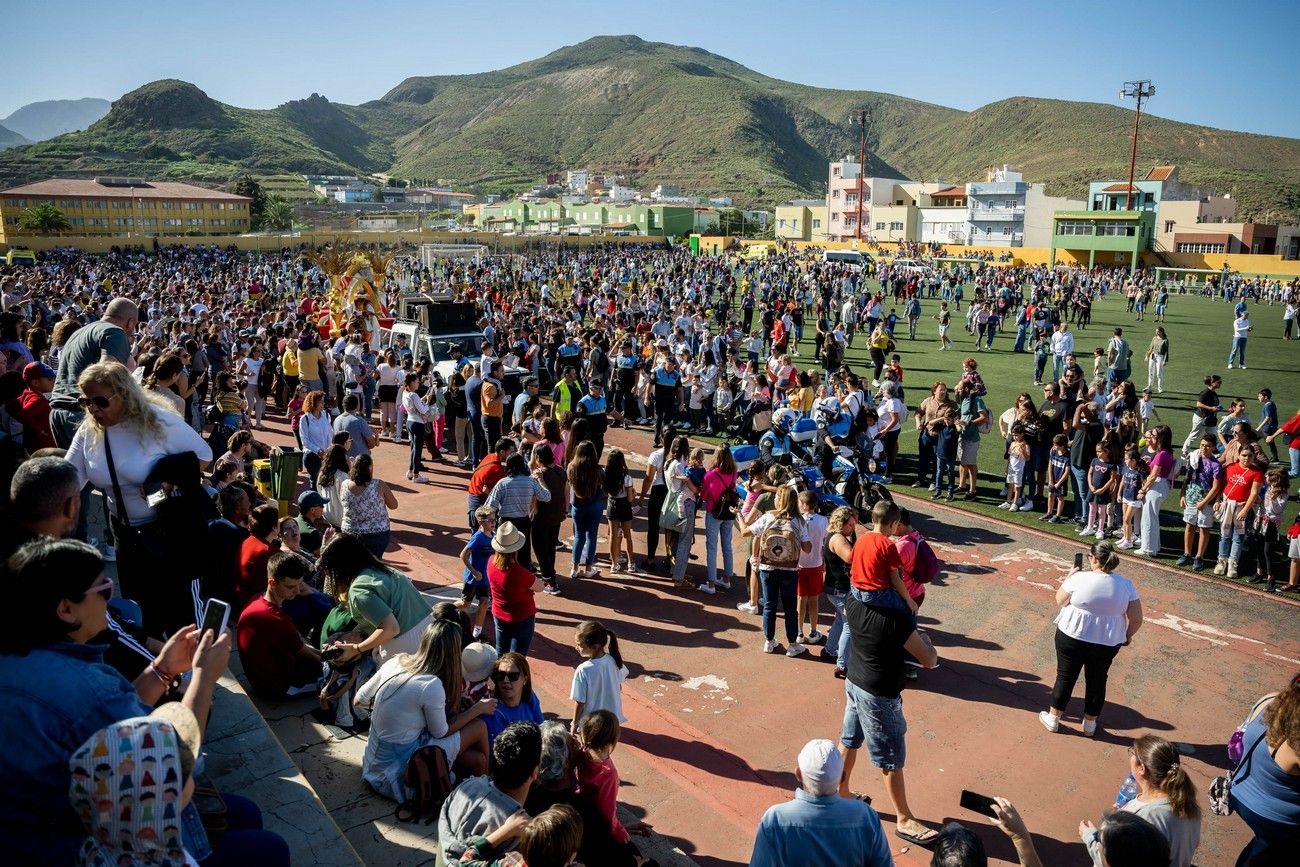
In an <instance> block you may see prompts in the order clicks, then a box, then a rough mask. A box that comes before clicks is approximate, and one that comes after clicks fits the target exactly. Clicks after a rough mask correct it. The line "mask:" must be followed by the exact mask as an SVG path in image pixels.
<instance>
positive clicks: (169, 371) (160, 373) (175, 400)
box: [144, 352, 185, 418]
mask: <svg viewBox="0 0 1300 867" xmlns="http://www.w3.org/2000/svg"><path fill="white" fill-rule="evenodd" d="M184 372H185V362H183V361H182V360H181V357H180V356H179V355H177V354H176V353H174V352H164V353H163V354H162V355H160V356H158V359H157V360H156V361H155V362H154V364H153V370H152V371H151V372H150V373H149V376H147V377H145V381H144V387H145V390H146V391H148V392H149V393H150V394H153V395H157V396H158V397H160V398H162V400H163V401H164V402H166V403H167V405H168V406H170V407H171V408H172V409H173V410H174V411H175V412H176V414H177V415H179V416H180V417H181V418H185V398H183V397H181V396H180V395H179V394H178V393H177V392H176V391H175V390H174V389H173V386H175V385H176V383H177V380H179V379H180V378H181V376H182V375H183V374H184Z"/></svg>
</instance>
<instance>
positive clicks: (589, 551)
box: [569, 497, 605, 566]
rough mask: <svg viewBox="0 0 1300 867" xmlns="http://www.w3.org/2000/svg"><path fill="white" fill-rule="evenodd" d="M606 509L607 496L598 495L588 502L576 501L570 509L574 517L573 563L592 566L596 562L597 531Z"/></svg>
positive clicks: (570, 513) (571, 515)
mask: <svg viewBox="0 0 1300 867" xmlns="http://www.w3.org/2000/svg"><path fill="white" fill-rule="evenodd" d="M604 509H605V498H604V497H596V498H594V499H592V500H591V502H588V503H582V502H579V501H576V500H575V501H574V503H573V508H571V509H570V510H569V515H570V517H572V518H573V564H574V565H575V566H576V565H578V564H579V563H581V564H582V565H583V566H590V565H591V564H592V563H594V562H596V531H597V530H598V529H599V528H600V516H601V514H602V513H603V512H604Z"/></svg>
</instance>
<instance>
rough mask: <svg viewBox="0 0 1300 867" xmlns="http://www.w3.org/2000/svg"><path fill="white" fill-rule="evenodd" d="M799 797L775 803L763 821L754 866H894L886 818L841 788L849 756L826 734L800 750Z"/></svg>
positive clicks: (796, 792)
mask: <svg viewBox="0 0 1300 867" xmlns="http://www.w3.org/2000/svg"><path fill="white" fill-rule="evenodd" d="M794 776H795V779H796V780H798V781H799V788H797V789H795V791H794V800H792V801H786V802H785V803H784V804H777V805H775V806H773V807H769V808H768V810H767V812H766V813H764V814H763V819H762V821H760V822H759V824H758V833H757V834H756V836H755V838H754V851H753V854H752V855H750V858H749V865H750V867H823V865H827V864H846V865H848V864H851V865H854V867H859V865H861V867H885V865H891V864H893V863H894V862H893V858H892V857H891V855H890V851H889V841H888V840H887V839H886V838H885V832H884V831H883V830H882V829H881V827H880V817H879V816H878V815H876V811H875V810H873V809H871V807H870V806H868V805H867V804H866V803H865V802H864V801H861V800H858V799H857V798H842V797H840V795H839V793H838V791H837V789H838V787H839V784H840V779H841V778H842V777H843V776H844V759H843V758H842V757H841V756H840V754H839V753H838V752H836V750H835V744H833V743H831V742H830V741H828V740H826V739H824V738H821V739H817V740H812V741H809V742H808V743H807V744H806V745H805V746H804V748H803V749H802V750H800V751H799V764H798V766H797V767H796V768H795V772H794Z"/></svg>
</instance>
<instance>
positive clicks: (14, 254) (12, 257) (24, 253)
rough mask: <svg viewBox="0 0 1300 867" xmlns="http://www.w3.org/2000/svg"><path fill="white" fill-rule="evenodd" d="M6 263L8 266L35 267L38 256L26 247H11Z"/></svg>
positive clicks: (6, 255)
mask: <svg viewBox="0 0 1300 867" xmlns="http://www.w3.org/2000/svg"><path fill="white" fill-rule="evenodd" d="M5 263H6V264H8V265H35V264H36V254H35V253H33V252H32V251H31V250H28V249H26V248H25V247H11V248H9V252H8V253H6V254H5Z"/></svg>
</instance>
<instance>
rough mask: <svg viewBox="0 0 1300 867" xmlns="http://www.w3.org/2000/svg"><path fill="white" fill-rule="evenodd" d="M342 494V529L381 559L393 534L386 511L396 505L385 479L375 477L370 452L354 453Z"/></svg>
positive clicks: (395, 499) (376, 557)
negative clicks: (355, 455)
mask: <svg viewBox="0 0 1300 867" xmlns="http://www.w3.org/2000/svg"><path fill="white" fill-rule="evenodd" d="M342 494H343V525H342V527H341V529H342V530H343V532H344V533H351V534H352V535H354V536H356V537H357V538H358V539H360V540H361V543H362V544H363V545H365V546H366V548H367V549H368V550H369V551H370V553H371V554H374V555H375V559H376V560H380V559H383V556H384V552H385V551H387V550H388V541H389V538H390V537H391V536H392V528H391V526H390V524H389V521H388V513H389V512H390V511H392V510H393V509H396V508H397V497H395V496H394V495H393V491H392V489H391V488H389V487H388V485H387V483H385V482H382V481H380V480H379V479H376V478H375V463H374V459H373V458H371V457H370V455H357V457H356V460H354V461H353V462H352V469H351V470H349V471H348V481H347V482H346V483H345V484H344V485H343V487H342Z"/></svg>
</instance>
